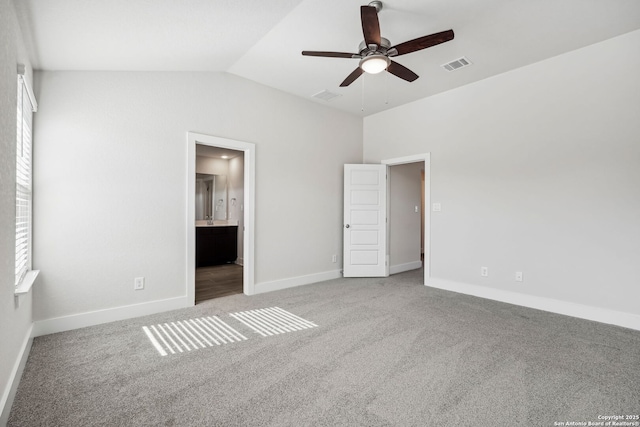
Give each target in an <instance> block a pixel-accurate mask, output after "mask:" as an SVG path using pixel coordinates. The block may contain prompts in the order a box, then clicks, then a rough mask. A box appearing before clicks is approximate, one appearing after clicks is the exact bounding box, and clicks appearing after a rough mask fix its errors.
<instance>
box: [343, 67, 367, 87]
mask: <svg viewBox="0 0 640 427" xmlns="http://www.w3.org/2000/svg"><path fill="white" fill-rule="evenodd" d="M362 73H364V71H362V68H360V67H358V68H356V69H355V70H353V72H352V73H351V74H349V75H348V76H347V78H346V79H344V81H343V82H342V83H340V87H345V86H349V85H350V84H351V83H353V82H354V81H355V80H356V79H357V78H358V77H360V76H361V75H362Z"/></svg>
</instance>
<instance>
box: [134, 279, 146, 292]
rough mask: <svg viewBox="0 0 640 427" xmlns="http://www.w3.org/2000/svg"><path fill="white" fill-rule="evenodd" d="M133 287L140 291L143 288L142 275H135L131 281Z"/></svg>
mask: <svg viewBox="0 0 640 427" xmlns="http://www.w3.org/2000/svg"><path fill="white" fill-rule="evenodd" d="M133 289H134V290H136V291H140V290H142V289H144V277H136V278H135V279H134V281H133Z"/></svg>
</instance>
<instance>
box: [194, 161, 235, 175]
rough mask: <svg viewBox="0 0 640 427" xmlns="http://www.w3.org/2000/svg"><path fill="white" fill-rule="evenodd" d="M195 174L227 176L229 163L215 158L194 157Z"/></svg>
mask: <svg viewBox="0 0 640 427" xmlns="http://www.w3.org/2000/svg"><path fill="white" fill-rule="evenodd" d="M196 173H207V174H209V175H225V176H227V175H229V161H228V160H226V159H217V158H215V157H207V156H196Z"/></svg>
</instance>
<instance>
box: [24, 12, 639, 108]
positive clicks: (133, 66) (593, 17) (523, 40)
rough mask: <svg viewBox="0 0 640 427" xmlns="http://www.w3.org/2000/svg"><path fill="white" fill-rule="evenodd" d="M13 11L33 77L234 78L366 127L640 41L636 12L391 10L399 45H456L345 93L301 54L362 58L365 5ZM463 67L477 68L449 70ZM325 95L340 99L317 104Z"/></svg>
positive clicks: (390, 31) (339, 66) (335, 62)
mask: <svg viewBox="0 0 640 427" xmlns="http://www.w3.org/2000/svg"><path fill="white" fill-rule="evenodd" d="M14 4H15V6H16V10H17V12H18V17H19V20H20V23H21V26H22V27H23V33H24V34H25V43H26V44H27V47H28V48H29V50H30V54H31V61H32V64H33V66H34V68H35V69H39V70H126V71H218V72H229V73H232V74H236V75H238V76H242V77H245V78H247V79H250V80H254V81H256V82H259V83H262V84H265V85H267V86H271V87H274V88H276V89H280V90H282V91H285V92H288V93H291V94H294V95H297V96H300V97H303V98H307V99H311V100H313V101H315V102H318V103H321V104H324V105H327V106H330V107H333V108H337V109H340V110H344V111H347V112H351V113H353V114H357V115H362V116H366V115H369V114H373V113H376V112H379V111H383V110H385V109H388V108H393V107H396V106H398V105H402V104H405V103H408V102H411V101H414V100H417V99H420V98H424V97H426V96H430V95H433V94H436V93H439V92H443V91H447V90H451V89H454V88H456V87H458V86H462V85H465V84H469V83H471V82H474V81H477V80H481V79H485V78H489V77H491V76H494V75H497V74H500V73H504V72H507V71H509V70H512V69H515V68H518V67H522V66H525V65H528V64H531V63H534V62H538V61H541V60H544V59H546V58H550V57H553V56H556V55H560V54H563V53H566V52H569V51H571V50H575V49H578V48H581V47H584V46H587V45H590V44H593V43H597V42H599V41H603V40H606V39H609V38H611V37H615V36H618V35H621V34H624V33H627V32H630V31H634V30H637V29H640V1H638V0H519V1H516V0H455V1H453V0H386V1H383V9H382V11H381V12H380V13H379V21H380V28H381V34H382V36H383V37H385V38H387V39H389V40H390V41H391V44H392V45H395V44H399V43H401V42H404V41H407V40H411V39H414V38H416V37H420V36H423V35H427V34H432V33H436V32H440V31H444V30H448V29H453V30H454V32H455V39H454V40H452V41H450V42H447V43H444V44H441V45H438V46H435V47H431V48H429V49H425V50H421V51H418V52H414V53H411V54H407V55H403V56H401V57H398V58H397V59H396V61H397V62H399V63H401V64H402V65H404V66H406V67H408V68H410V69H411V70H413V71H414V72H416V73H417V74H418V75H419V76H420V78H418V79H417V80H416V81H415V82H413V83H408V82H406V81H403V80H401V79H399V78H396V77H394V76H393V75H390V74H389V73H381V74H377V75H364V76H363V77H364V78H362V77H361V78H360V79H358V80H356V81H355V82H354V83H353V84H351V85H350V86H348V87H345V88H341V87H339V85H340V83H341V82H342V81H343V80H344V79H345V77H346V76H347V75H348V74H349V73H351V72H352V71H353V70H354V69H355V68H356V67H357V66H358V61H357V60H356V59H338V58H318V57H306V56H302V55H301V51H302V50H321V51H338V52H357V51H358V44H359V43H360V42H361V41H362V39H363V36H362V29H361V24H360V6H361V5H366V4H367V3H366V1H364V2H363V1H355V0H323V1H319V0H271V1H265V0H180V1H176V0H91V1H87V0H15V2H14ZM463 56H464V57H466V58H468V59H469V60H470V61H471V63H472V65H471V66H469V67H465V68H462V69H459V70H456V71H452V72H449V71H446V70H445V69H444V68H442V67H441V65H442V64H445V63H447V62H450V61H452V60H455V59H458V58H460V57H463ZM612 67H615V64H612ZM575 72H576V73H580V72H581V70H579V69H576V70H575ZM322 91H328V92H329V93H331V94H334V95H337V96H336V97H334V98H333V99H331V100H328V101H327V100H322V99H318V98H314V97H313V95H314V94H317V93H319V92H322Z"/></svg>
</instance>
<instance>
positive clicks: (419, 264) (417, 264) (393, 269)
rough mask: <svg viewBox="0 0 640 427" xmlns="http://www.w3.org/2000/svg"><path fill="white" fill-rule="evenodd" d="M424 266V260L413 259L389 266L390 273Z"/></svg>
mask: <svg viewBox="0 0 640 427" xmlns="http://www.w3.org/2000/svg"><path fill="white" fill-rule="evenodd" d="M418 268H422V261H412V262H407V263H405V264H397V265H392V266H390V267H389V274H398V273H404V272H405V271H410V270H416V269H418Z"/></svg>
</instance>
